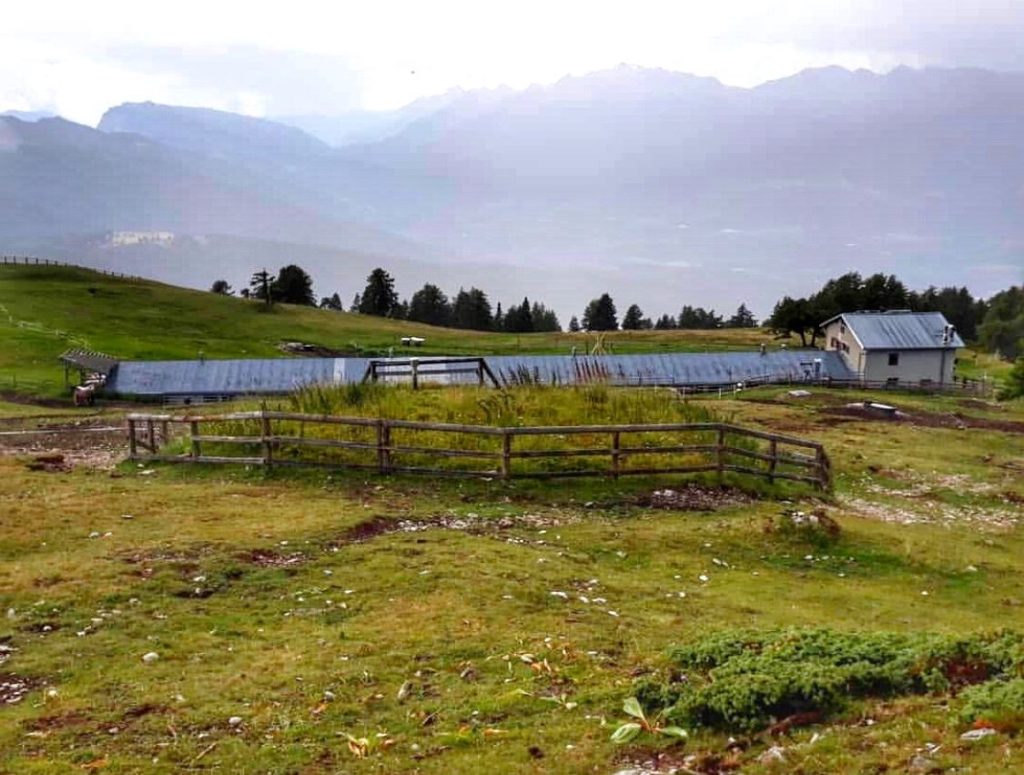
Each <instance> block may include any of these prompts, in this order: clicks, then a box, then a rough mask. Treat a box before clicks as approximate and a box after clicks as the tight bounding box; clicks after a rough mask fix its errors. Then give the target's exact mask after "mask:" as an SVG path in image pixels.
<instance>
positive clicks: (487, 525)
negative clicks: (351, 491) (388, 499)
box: [339, 514, 578, 545]
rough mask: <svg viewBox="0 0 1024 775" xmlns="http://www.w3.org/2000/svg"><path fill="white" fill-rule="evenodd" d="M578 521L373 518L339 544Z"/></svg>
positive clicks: (526, 516)
mask: <svg viewBox="0 0 1024 775" xmlns="http://www.w3.org/2000/svg"><path fill="white" fill-rule="evenodd" d="M576 521H578V520H577V519H576V518H570V517H564V516H563V517H545V516H542V515H539V514H521V515H518V516H505V517H481V516H479V515H477V514H467V515H466V516H464V517H455V516H445V515H438V516H433V517H428V518H426V519H396V518H394V517H386V516H376V517H374V518H373V519H370V520H367V521H366V522H360V523H359V524H358V525H355V526H354V527H351V528H349V529H348V530H346V531H345V532H344V533H343V534H342V536H341V540H340V542H339V543H340V544H341V545H344V544H358V543H363V542H364V541H369V540H370V539H372V538H376V537H377V536H381V535H387V534H390V533H420V532H423V531H425V530H459V531H462V532H465V533H472V534H474V535H482V534H485V533H494V532H500V531H503V530H511V529H513V528H523V527H525V528H549V527H558V526H559V525H565V524H569V523H572V522H576Z"/></svg>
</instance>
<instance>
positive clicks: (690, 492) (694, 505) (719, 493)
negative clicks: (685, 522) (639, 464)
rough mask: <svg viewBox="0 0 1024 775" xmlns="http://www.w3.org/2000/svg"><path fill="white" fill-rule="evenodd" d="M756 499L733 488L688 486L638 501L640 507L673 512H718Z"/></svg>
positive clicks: (652, 493)
mask: <svg viewBox="0 0 1024 775" xmlns="http://www.w3.org/2000/svg"><path fill="white" fill-rule="evenodd" d="M754 500H755V498H753V497H752V496H750V495H748V494H747V493H745V492H743V491H742V490H737V489H734V488H731V487H702V486H701V485H699V484H688V485H686V486H684V487H679V488H676V489H668V488H666V489H663V490H654V491H653V492H651V493H649V494H646V495H641V496H640V497H639V498H637V499H636V501H635V503H636V505H638V506H646V507H649V508H652V509H670V510H672V511H716V510H718V509H721V508H727V507H729V506H741V505H743V504H746V503H753V502H754Z"/></svg>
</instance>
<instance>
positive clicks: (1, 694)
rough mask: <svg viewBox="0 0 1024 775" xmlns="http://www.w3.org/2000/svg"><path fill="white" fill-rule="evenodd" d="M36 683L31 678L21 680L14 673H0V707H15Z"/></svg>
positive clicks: (21, 678)
mask: <svg viewBox="0 0 1024 775" xmlns="http://www.w3.org/2000/svg"><path fill="white" fill-rule="evenodd" d="M38 683H39V682H38V681H35V680H33V679H31V678H23V677H22V676H19V675H15V674H14V673H0V706H3V705H15V704H17V703H19V702H21V701H22V700H23V699H25V695H26V694H28V693H29V692H30V691H32V690H33V689H34V688H35V687H36V686H37V685H38Z"/></svg>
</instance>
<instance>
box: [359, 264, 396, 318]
mask: <svg viewBox="0 0 1024 775" xmlns="http://www.w3.org/2000/svg"><path fill="white" fill-rule="evenodd" d="M397 306H398V294H397V293H395V281H394V278H392V277H391V275H389V274H388V273H387V272H385V271H384V270H383V269H381V268H379V267H378V268H377V269H374V270H373V271H372V272H370V276H369V277H367V278H366V288H365V289H364V290H363V294H362V297H361V298H360V300H359V311H360V312H362V313H363V314H364V315H376V316H378V317H382V318H386V317H389V316H390V315H391V314H392V313H393V312H394V310H395V308H396V307H397Z"/></svg>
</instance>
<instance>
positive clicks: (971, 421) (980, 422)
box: [818, 405, 1024, 433]
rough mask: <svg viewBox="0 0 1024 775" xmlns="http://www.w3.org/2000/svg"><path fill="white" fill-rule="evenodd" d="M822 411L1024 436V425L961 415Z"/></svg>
mask: <svg viewBox="0 0 1024 775" xmlns="http://www.w3.org/2000/svg"><path fill="white" fill-rule="evenodd" d="M818 411H819V412H820V413H822V414H827V415H830V416H834V417H848V418H851V419H855V420H874V421H876V422H898V423H906V424H909V425H922V426H925V427H927V428H955V429H957V430H966V429H970V428H981V429H984V430H991V431H1002V432H1003V433H1024V422H1020V421H1016V420H992V419H988V418H986V417H972V416H970V415H965V414H962V413H960V412H945V413H940V412H925V411H921V410H915V411H913V412H903V411H897V412H894V413H892V414H889V413H885V412H880V411H878V410H874V409H870V408H868V407H865V406H859V405H849V406H826V407H822V408H821V409H819V410H818Z"/></svg>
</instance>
